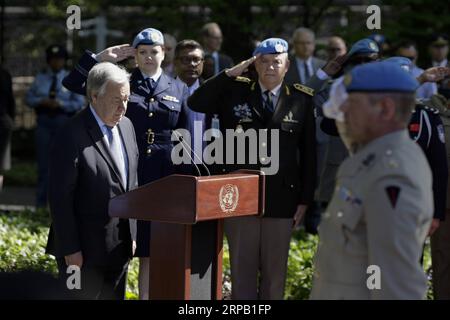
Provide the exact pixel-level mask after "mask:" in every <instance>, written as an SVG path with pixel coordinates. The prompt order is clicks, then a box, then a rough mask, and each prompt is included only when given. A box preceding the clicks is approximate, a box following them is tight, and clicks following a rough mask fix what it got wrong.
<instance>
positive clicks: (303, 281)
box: [285, 231, 318, 300]
mask: <svg viewBox="0 0 450 320" xmlns="http://www.w3.org/2000/svg"><path fill="white" fill-rule="evenodd" d="M317 243H318V237H317V236H313V235H311V234H307V233H305V232H304V231H296V232H295V233H294V236H293V237H292V240H291V249H290V252H289V260H288V271H287V279H286V290H285V298H286V299H288V300H292V299H295V300H304V299H308V297H309V293H310V292H311V285H312V276H313V273H314V268H313V257H314V254H315V253H316V250H317Z"/></svg>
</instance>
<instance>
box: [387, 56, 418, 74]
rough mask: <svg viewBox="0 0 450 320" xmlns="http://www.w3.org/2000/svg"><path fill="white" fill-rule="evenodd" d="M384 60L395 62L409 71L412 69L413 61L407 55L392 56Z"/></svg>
mask: <svg viewBox="0 0 450 320" xmlns="http://www.w3.org/2000/svg"><path fill="white" fill-rule="evenodd" d="M383 62H390V63H395V64H396V65H399V66H400V67H402V68H403V69H405V70H406V71H408V72H411V70H412V61H411V60H410V59H408V58H405V57H390V58H387V59H384V60H383Z"/></svg>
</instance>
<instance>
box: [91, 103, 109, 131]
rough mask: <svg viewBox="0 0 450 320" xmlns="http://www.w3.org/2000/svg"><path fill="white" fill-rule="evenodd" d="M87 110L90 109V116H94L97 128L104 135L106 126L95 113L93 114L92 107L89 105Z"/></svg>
mask: <svg viewBox="0 0 450 320" xmlns="http://www.w3.org/2000/svg"><path fill="white" fill-rule="evenodd" d="M89 108H90V109H91V112H92V114H93V115H94V118H95V120H96V121H97V124H98V126H99V127H100V130H102V132H103V134H105V133H106V128H105V126H106V124H105V123H104V122H103V121H102V119H100V117H99V116H98V114H97V112H95V109H94V108H93V107H92V105H91V104H89Z"/></svg>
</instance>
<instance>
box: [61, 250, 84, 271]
mask: <svg viewBox="0 0 450 320" xmlns="http://www.w3.org/2000/svg"><path fill="white" fill-rule="evenodd" d="M64 260H65V261H66V265H67V266H78V267H79V268H81V267H82V266H83V254H82V253H81V251H78V252H75V253H73V254H70V255H68V256H65V257H64Z"/></svg>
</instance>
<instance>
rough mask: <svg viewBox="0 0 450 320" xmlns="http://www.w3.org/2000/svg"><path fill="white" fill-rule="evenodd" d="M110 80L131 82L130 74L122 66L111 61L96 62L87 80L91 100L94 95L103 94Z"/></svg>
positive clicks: (118, 82) (87, 93) (90, 100)
mask: <svg viewBox="0 0 450 320" xmlns="http://www.w3.org/2000/svg"><path fill="white" fill-rule="evenodd" d="M108 82H113V83H117V84H125V83H129V82H130V74H129V73H128V72H127V71H126V70H125V69H122V68H121V67H119V66H117V65H115V64H113V63H111V62H101V63H98V64H96V65H95V66H94V67H93V68H92V69H91V71H89V74H88V78H87V82H86V95H87V98H88V100H89V102H92V95H93V94H98V95H103V94H104V93H105V89H106V85H107V84H108Z"/></svg>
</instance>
